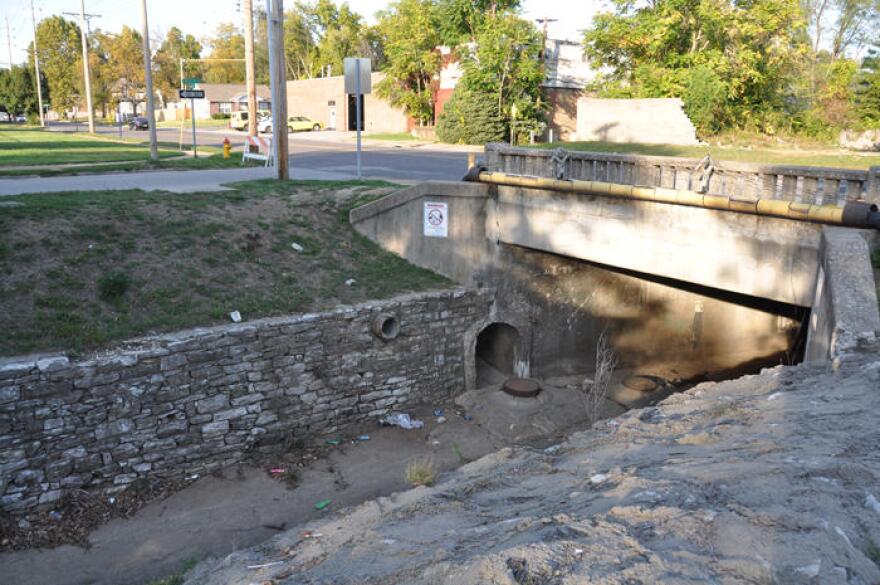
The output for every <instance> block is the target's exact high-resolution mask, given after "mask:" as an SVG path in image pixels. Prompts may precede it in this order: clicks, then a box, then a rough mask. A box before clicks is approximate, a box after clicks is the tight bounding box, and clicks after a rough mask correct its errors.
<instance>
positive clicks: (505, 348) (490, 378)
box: [475, 323, 521, 387]
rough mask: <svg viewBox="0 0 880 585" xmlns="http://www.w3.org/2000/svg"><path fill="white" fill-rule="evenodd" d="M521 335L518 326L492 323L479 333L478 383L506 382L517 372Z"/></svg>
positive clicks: (476, 359) (481, 384)
mask: <svg viewBox="0 0 880 585" xmlns="http://www.w3.org/2000/svg"><path fill="white" fill-rule="evenodd" d="M520 343H521V336H520V333H519V331H518V330H517V329H516V327H513V326H512V325H508V324H507V323H492V324H490V325H488V326H486V327H485V328H484V329H483V330H482V331H480V333H479V334H478V335H477V344H476V348H475V365H476V369H477V385H478V386H480V387H482V386H488V385H490V384H499V383H501V382H504V380H506V379H507V378H509V377H510V376H513V375H514V374H515V373H516V369H517V360H518V359H519V358H518V356H519V353H520V347H521V345H520Z"/></svg>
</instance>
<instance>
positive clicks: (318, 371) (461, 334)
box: [0, 289, 491, 512]
mask: <svg viewBox="0 0 880 585" xmlns="http://www.w3.org/2000/svg"><path fill="white" fill-rule="evenodd" d="M490 297H491V295H490V294H489V293H481V292H477V291H467V290H464V289H459V290H451V291H440V292H430V293H422V294H413V295H407V296H403V297H398V298H396V299H392V300H390V301H385V302H376V303H371V304H364V305H358V306H354V307H344V308H340V309H337V310H335V311H331V312H326V313H320V314H304V315H296V316H291V317H284V318H272V319H264V320H260V321H253V322H249V323H241V324H234V325H228V326H220V327H213V328H206V329H196V330H191V331H187V332H183V333H178V334H174V335H166V336H159V337H153V338H146V339H142V340H138V341H135V342H133V343H129V344H125V345H124V346H123V347H121V348H120V349H117V350H114V351H112V352H109V353H104V354H101V355H99V356H97V357H92V358H90V359H85V360H82V361H69V360H68V358H66V357H61V356H56V357H43V358H30V359H12V360H10V359H6V360H3V361H2V362H0V510H5V511H12V512H15V511H27V510H30V509H33V508H35V507H39V506H43V505H51V504H52V503H53V502H55V501H57V500H58V499H60V498H61V496H62V495H63V493H64V491H65V490H67V489H71V488H87V489H94V488H100V489H104V490H108V491H114V490H120V489H124V487H125V486H126V485H128V484H129V483H131V482H133V481H135V480H137V479H139V478H181V477H183V476H186V475H190V474H194V473H204V472H207V471H211V470H213V469H215V468H218V467H222V466H225V465H229V464H232V463H235V462H237V461H239V460H240V459H241V458H242V456H243V455H244V454H245V453H247V452H248V451H249V450H251V449H255V448H257V449H259V448H264V449H268V448H272V447H273V446H274V445H277V444H278V443H279V442H282V441H284V440H285V439H287V438H289V437H291V436H295V437H303V436H315V435H321V434H327V433H334V432H337V431H338V430H339V429H341V428H344V427H347V426H351V425H354V424H357V423H360V422H363V421H366V420H368V419H375V418H377V417H380V416H382V415H384V414H386V413H388V412H389V411H392V410H395V409H403V408H406V407H408V406H410V405H413V404H416V403H419V402H423V401H428V400H431V401H433V400H442V399H446V398H449V397H452V396H454V395H455V394H456V393H458V392H460V391H463V389H464V383H465V382H464V380H465V372H464V367H465V360H464V351H465V336H466V334H467V332H468V331H469V330H470V329H472V328H473V327H476V326H477V325H478V324H479V323H480V322H482V321H483V320H485V319H486V317H487V315H488V312H489V307H490V303H491V298H490ZM380 313H383V314H389V315H393V316H395V317H396V318H397V319H398V322H399V325H400V333H399V335H398V336H397V337H396V338H395V339H393V340H382V339H380V338H379V337H377V336H376V335H375V334H373V333H372V332H371V320H372V319H373V317H374V316H376V315H378V314H380Z"/></svg>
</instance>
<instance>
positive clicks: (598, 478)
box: [590, 473, 608, 485]
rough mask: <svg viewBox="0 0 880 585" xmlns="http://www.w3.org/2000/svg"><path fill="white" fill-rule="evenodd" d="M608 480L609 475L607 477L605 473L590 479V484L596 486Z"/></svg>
mask: <svg viewBox="0 0 880 585" xmlns="http://www.w3.org/2000/svg"><path fill="white" fill-rule="evenodd" d="M606 479H608V476H607V475H605V474H604V473H597V474H596V475H594V476H592V477H590V483H591V484H593V485H596V484H599V483H602V482H603V481H605V480H606Z"/></svg>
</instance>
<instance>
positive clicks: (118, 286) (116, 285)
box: [98, 272, 131, 301]
mask: <svg viewBox="0 0 880 585" xmlns="http://www.w3.org/2000/svg"><path fill="white" fill-rule="evenodd" d="M130 285H131V282H130V280H129V278H128V275H127V274H125V273H123V272H110V273H108V274H105V275H104V276H102V277H101V278H99V279H98V296H99V297H101V300H104V301H113V300H116V299H118V298H120V297H122V296H123V295H124V294H125V293H126V291H128V287H129V286H130Z"/></svg>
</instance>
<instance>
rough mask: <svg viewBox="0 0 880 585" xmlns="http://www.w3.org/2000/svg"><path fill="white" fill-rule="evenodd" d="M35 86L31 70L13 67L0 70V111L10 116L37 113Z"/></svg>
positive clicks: (17, 66)
mask: <svg viewBox="0 0 880 585" xmlns="http://www.w3.org/2000/svg"><path fill="white" fill-rule="evenodd" d="M37 107H38V106H37V86H36V84H35V83H34V76H33V74H32V73H31V69H30V68H29V67H26V66H22V65H13V66H12V68H11V69H2V70H0V109H2V110H3V111H4V112H8V113H9V114H11V115H18V114H35V113H37Z"/></svg>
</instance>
